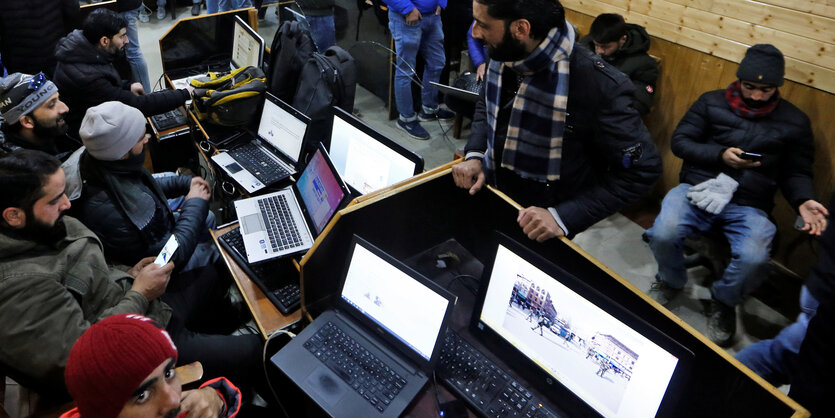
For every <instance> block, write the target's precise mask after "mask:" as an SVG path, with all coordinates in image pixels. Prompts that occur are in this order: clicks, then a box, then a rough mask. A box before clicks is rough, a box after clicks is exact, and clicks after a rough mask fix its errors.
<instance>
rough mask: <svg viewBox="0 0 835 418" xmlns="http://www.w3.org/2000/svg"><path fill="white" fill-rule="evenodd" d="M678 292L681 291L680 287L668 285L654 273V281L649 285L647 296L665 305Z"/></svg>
mask: <svg viewBox="0 0 835 418" xmlns="http://www.w3.org/2000/svg"><path fill="white" fill-rule="evenodd" d="M679 293H681V289H676V288H674V287H670V285H668V284H667V282H665V281H663V280H661V278H660V277H659V276H658V275H657V274H656V275H655V281H654V282H653V283H652V284H651V285H650V286H649V291H648V292H647V296H649V297H651V298H652V300H654V301H656V302H658V303H660V304H661V305H663V306H667V304H669V303H670V301H672V300H673V299H675V297H676V296H678V294H679Z"/></svg>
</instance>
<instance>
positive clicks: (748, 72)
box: [736, 44, 786, 86]
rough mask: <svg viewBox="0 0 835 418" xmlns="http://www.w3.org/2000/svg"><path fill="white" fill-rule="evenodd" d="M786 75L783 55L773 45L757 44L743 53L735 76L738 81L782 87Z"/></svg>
mask: <svg viewBox="0 0 835 418" xmlns="http://www.w3.org/2000/svg"><path fill="white" fill-rule="evenodd" d="M785 74H786V62H785V60H783V53H782V52H780V50H779V49H777V48H775V47H774V45H769V44H757V45H754V46H752V47H750V48H748V50H747V51H745V58H743V59H742V62H740V63H739V69H738V70H736V76H737V78H739V79H740V80H744V81H753V82H755V83H764V84H770V85H772V86H782V85H783V76H784V75H785Z"/></svg>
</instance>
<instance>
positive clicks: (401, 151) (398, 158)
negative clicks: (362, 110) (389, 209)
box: [328, 109, 423, 194]
mask: <svg viewBox="0 0 835 418" xmlns="http://www.w3.org/2000/svg"><path fill="white" fill-rule="evenodd" d="M372 133H373V134H372ZM328 153H329V154H330V156H331V159H332V160H333V165H334V167H336V170H337V171H339V174H340V175H341V176H342V178H343V179H345V182H346V183H348V185H349V186H351V187H352V188H353V189H354V190H356V191H357V192H358V193H360V194H366V193H369V192H373V191H375V190H378V189H382V188H384V187H388V186H391V185H392V184H394V183H397V182H399V181H402V180H405V179H407V178H409V177H412V176H413V175H415V174H417V173H419V172H420V171H422V170H423V160H422V159H420V157H419V156H417V155H416V154H414V153H412V152H410V151H408V150H406V149H405V148H403V147H401V146H399V145H397V144H396V143H395V142H394V141H392V140H390V139H388V138H386V137H384V136H383V135H381V134H379V133H376V132H374V131H373V130H372V129H371V128H370V127H368V126H366V125H364V124H363V123H362V122H360V121H358V120H356V119H355V118H354V117H353V116H351V115H349V114H347V113H345V112H343V111H341V110H340V109H337V111H335V112H334V118H333V130H332V132H331V141H330V149H329V150H328Z"/></svg>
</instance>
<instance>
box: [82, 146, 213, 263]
mask: <svg viewBox="0 0 835 418" xmlns="http://www.w3.org/2000/svg"><path fill="white" fill-rule="evenodd" d="M84 158H85V157H83V156H82V160H83V159H84ZM80 167H81V178H82V179H83V183H84V184H83V191H82V193H81V197H80V198H79V199H78V200H77V201H75V202H73V208H72V209H71V210H72V214H73V215H74V216H76V217H78V219H80V220H81V221H82V222H84V224H85V225H87V227H89V228H90V229H91V230H92V231H93V232H94V233H95V234H96V235H97V236H98V237H99V239H101V242H102V245H103V246H104V254H105V256H107V258H108V260H115V261H117V262H119V263H122V264H126V265H134V264H136V263H137V262H138V261H139V260H141V259H142V258H144V257H150V256H156V255H157V254H159V252H160V250H162V247H163V246H164V245H165V243H166V241H168V238H169V237H170V236H171V234H174V235H175V236H176V237H177V243H179V247H177V251H176V252H175V253H174V257H173V258H172V261H173V262H174V265H175V266H177V268H178V269H179V268H181V267H184V266H185V265H186V264H187V263H188V260H189V259H190V258H191V256H192V254H193V253H194V249H195V247H196V246H197V243H198V241H199V236H200V234H201V232H202V228H203V225H204V223H205V220H206V215H207V214H208V213H209V203H208V202H207V201H205V200H203V199H199V198H193V199H188V200H186V201H185V203H184V204H183V207H182V212H181V213H180V216H179V217H178V218H177V219H176V221H175V220H174V217H173V215H172V214H171V211H170V209H168V206H167V203H166V202H165V201H162V202H157V205H156V207H157V213H156V214H155V215H154V217H153V219H152V220H151V221H150V222H149V223H148V225H146V226H144V227H143V228H141V229H140V228H138V227H137V226H136V225H134V223H133V222H131V220H130V218H129V217H128V215H127V213H126V212H125V210H124V208H122V207H121V206H120V205H119V204H118V202H116V201H115V200H113V198H111V196H110V194H109V193H108V191H107V190H106V189H105V187H104V185H103V184H101V183H99V182H96V181H91V180H90V178H89V177H90V176H89V175H88V174H86V173H85V171H84V163H82V164H81V165H80ZM130 177H132V176H131V175H118V176H117V181H125V182H127V181H134V180H136V179H133V180H132V179H131V178H130ZM154 180H155V181H156V182H157V184H158V185H159V186H160V188H161V189H162V191H163V193H165V195H166V197H168V198H169V199H170V198H175V197H178V196H183V195H186V194H188V192H189V188H190V187H191V176H171V177H160V178H155V179H154ZM143 186H144V185H143ZM145 188H146V189H147V190H146V193H147V194H148V195H149V196H151V197H153V196H155V195H154V193H153V191H152V190H151V189H150V188H149V187H147V186H145ZM154 199H155V200H157V199H156V198H154Z"/></svg>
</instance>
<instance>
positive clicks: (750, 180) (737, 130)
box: [671, 90, 815, 212]
mask: <svg viewBox="0 0 835 418" xmlns="http://www.w3.org/2000/svg"><path fill="white" fill-rule="evenodd" d="M813 143H814V142H813V136H812V125H811V123H810V122H809V118H808V117H807V116H806V114H805V113H803V112H802V111H801V110H800V109H798V108H797V107H795V106H794V105H793V104H791V103H789V102H788V101H786V100H784V99H780V102H779V103H778V104H777V107H776V108H775V109H774V110H773V111H772V112H771V113H770V114H768V115H767V116H765V117H763V118H759V119H747V118H743V117H740V116H737V115H736V114H735V113H733V111H732V110H731V107H730V105H729V104H728V102H727V100H725V90H714V91H710V92H707V93H705V94H702V96H701V97H699V99H698V100H696V102H695V103H693V106H691V107H690V110H688V111H687V113H686V114H685V115H684V117H683V118H682V119H681V121H680V122H679V123H678V126H676V129H675V131H674V132H673V138H672V146H671V148H672V151H673V154H675V155H676V156H677V157H679V158H681V159H683V160H684V163H683V165H682V167H681V173H680V174H679V180H680V181H681V182H682V183H687V184H699V183H701V182H703V181H705V180H708V179H711V178H715V177H716V176H718V175H719V173H725V174H727V175H728V176H731V177H733V179H734V180H736V181H737V182H739V186H738V187H737V190H736V192H735V193H734V196H733V199H732V200H731V202H733V203H736V204H738V205H744V206H752V207H755V208H758V209H762V210H764V211H765V212H771V209H772V208H773V207H774V193H775V192H776V191H777V187H778V186H779V187H780V190H781V191H782V192H783V196H784V197H785V198H786V201H788V202H789V204H791V205H792V206H793V207H794V208H795V210H797V207H798V206H799V205H800V204H802V203H803V202H805V201H806V200H809V199H814V196H815V194H814V189H813V185H812V161H813V158H814V145H813ZM730 147H737V148H741V149H742V150H743V151H747V152H753V153H758V154H762V155H763V161H762V165H761V166H760V167H757V168H750V169H740V170H737V169H734V168H731V167H729V166H727V165H725V164H724V163H723V162H722V153H723V152H725V150H726V149H728V148H730Z"/></svg>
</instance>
